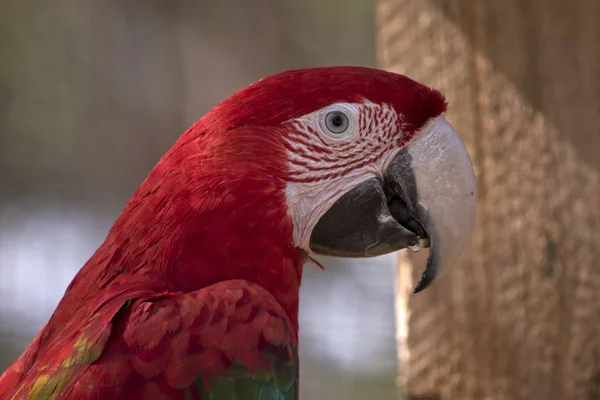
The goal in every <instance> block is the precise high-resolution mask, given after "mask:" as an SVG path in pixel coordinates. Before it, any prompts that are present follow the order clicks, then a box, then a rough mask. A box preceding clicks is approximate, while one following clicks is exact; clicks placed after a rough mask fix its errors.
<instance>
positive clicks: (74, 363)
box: [8, 280, 298, 400]
mask: <svg viewBox="0 0 600 400" xmlns="http://www.w3.org/2000/svg"><path fill="white" fill-rule="evenodd" d="M90 326H92V327H93V323H92V324H91V325H90ZM86 332H89V328H88V330H87V331H86V330H85V329H84V331H83V332H82V333H81V335H80V337H79V338H78V339H77V340H76V341H75V342H74V345H73V346H72V349H74V351H72V352H71V353H70V354H69V355H68V356H67V357H58V358H56V357H54V358H53V359H54V360H55V361H54V363H51V364H50V365H48V363H46V364H44V363H43V362H41V361H40V362H38V363H37V368H36V366H35V365H34V366H33V367H32V369H31V372H30V373H29V374H28V375H26V376H25V378H23V379H22V380H21V382H20V384H19V385H18V386H19V387H17V388H16V392H15V394H14V396H12V397H8V398H13V399H57V400H58V399H82V400H83V399H86V400H87V399H107V398H111V399H124V400H125V399H129V398H143V399H181V400H188V399H190V400H191V399H198V400H251V399H252V400H296V399H297V398H298V355H297V333H296V332H295V331H294V329H293V328H292V325H291V324H290V321H289V319H288V318H287V316H286V315H285V313H284V311H283V309H282V308H281V306H280V305H279V303H277V301H276V300H275V299H274V298H273V297H272V296H271V295H270V294H269V293H268V292H267V291H266V290H265V289H263V288H262V287H260V286H259V285H256V284H253V283H250V282H248V281H242V280H232V281H226V282H221V283H218V284H215V285H212V286H210V287H207V288H204V289H202V290H198V291H196V292H192V293H188V294H178V295H172V294H167V295H164V294H163V295H160V296H156V297H154V298H151V297H146V298H139V299H136V300H133V301H130V302H128V304H125V305H124V306H122V307H121V309H120V311H118V312H117V313H116V314H115V316H114V318H113V319H112V321H111V323H109V324H107V325H106V328H105V329H104V330H102V329H97V328H94V331H93V332H94V337H93V338H92V337H90V336H89V334H88V333H86ZM99 346H102V348H101V349H99ZM39 353H40V351H39V350H38V359H39V360H44V355H43V354H39ZM40 367H41V368H40Z"/></svg>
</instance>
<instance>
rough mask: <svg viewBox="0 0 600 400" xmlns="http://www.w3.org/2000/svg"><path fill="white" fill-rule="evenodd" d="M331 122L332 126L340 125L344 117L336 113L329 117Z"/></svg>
mask: <svg viewBox="0 0 600 400" xmlns="http://www.w3.org/2000/svg"><path fill="white" fill-rule="evenodd" d="M331 123H332V124H333V126H342V125H343V124H344V117H342V116H341V115H339V114H336V115H334V116H333V117H331Z"/></svg>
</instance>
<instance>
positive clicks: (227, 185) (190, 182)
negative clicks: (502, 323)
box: [0, 67, 476, 400]
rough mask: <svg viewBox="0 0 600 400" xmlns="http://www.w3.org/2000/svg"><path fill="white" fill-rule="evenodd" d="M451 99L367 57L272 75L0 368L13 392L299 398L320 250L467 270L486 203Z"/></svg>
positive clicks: (2, 384) (173, 152)
mask: <svg viewBox="0 0 600 400" xmlns="http://www.w3.org/2000/svg"><path fill="white" fill-rule="evenodd" d="M446 107H447V103H446V100H445V98H444V97H443V95H442V94H440V93H439V92H438V91H436V90H434V89H432V88H430V87H428V86H425V85H423V84H421V83H418V82H415V81H414V80H411V79H410V78H408V77H405V76H403V75H399V74H395V73H391V72H386V71H382V70H378V69H370V68H363V67H327V68H310V69H302V70H293V71H287V72H283V73H279V74H276V75H273V76H270V77H266V78H263V79H261V80H259V81H258V82H256V83H254V84H252V85H250V86H248V87H246V88H244V89H242V90H240V91H238V92H237V93H235V94H233V95H232V96H231V97H229V98H227V99H226V100H224V101H223V102H221V103H220V104H218V105H217V106H215V107H214V108H213V109H212V110H211V111H209V112H208V113H207V114H206V115H204V116H203V117H202V118H201V119H200V120H198V121H197V122H196V123H194V124H193V125H192V127H191V128H189V129H188V130H187V131H186V132H185V133H183V135H181V136H180V138H179V139H178V140H177V141H176V143H175V144H174V145H173V147H172V148H171V149H170V150H168V152H167V153H166V154H165V155H164V156H163V157H162V158H161V159H160V161H159V162H158V163H157V165H156V166H155V167H154V169H153V170H152V171H151V172H150V174H149V175H148V177H147V178H146V180H145V181H144V182H143V183H142V184H141V185H140V186H139V188H138V189H137V191H136V192H135V193H134V194H133V196H132V198H131V199H130V200H129V202H128V203H127V204H126V206H125V208H124V210H123V212H122V214H121V215H120V216H119V217H118V218H117V220H116V221H115V223H114V225H113V226H112V228H111V229H110V231H109V233H108V235H107V236H106V238H105V240H104V242H103V243H102V244H101V245H100V247H99V248H98V249H97V250H96V252H95V253H94V254H93V255H92V257H91V258H90V259H89V260H88V261H87V262H86V263H85V265H84V266H83V267H82V269H81V270H80V271H79V272H78V273H77V275H76V276H75V278H74V279H73V281H72V282H71V283H70V285H69V286H68V288H67V289H66V291H65V294H64V297H63V298H62V300H61V301H60V303H59V304H58V306H57V308H56V310H55V311H54V313H53V315H52V316H51V318H50V319H49V321H48V322H47V324H46V325H45V326H44V327H43V328H42V330H41V331H40V332H39V333H38V335H37V336H36V337H35V338H34V340H33V341H32V343H31V344H30V345H29V347H27V349H26V350H25V351H24V353H23V354H22V355H21V356H20V357H19V358H18V359H17V360H16V361H15V363H14V364H13V365H12V366H11V367H10V368H9V369H8V370H7V371H5V372H4V374H3V375H2V376H1V377H0V399H36V400H39V399H85V400H88V399H132V398H135V399H181V400H184V399H185V400H187V399H201V400H209V399H210V400H229V399H237V400H251V399H252V400H291V399H298V398H299V392H298V381H299V376H298V300H299V287H300V282H301V278H302V269H303V265H304V264H305V263H306V262H316V261H315V260H314V259H313V255H315V254H320V255H330V256H339V257H373V256H378V255H382V254H386V253H390V252H395V251H398V250H400V249H404V248H409V249H411V250H413V251H418V250H419V249H420V248H423V247H429V256H428V261H427V265H426V267H425V270H424V271H425V272H424V273H423V275H422V279H421V281H420V282H419V283H418V285H417V287H416V289H415V291H416V292H418V291H420V290H423V289H424V288H426V287H427V286H428V285H429V284H430V283H431V282H432V281H433V280H434V278H435V277H436V275H437V273H438V270H439V269H440V267H444V266H447V265H450V264H452V263H453V262H454V261H455V260H456V258H457V257H458V255H459V254H460V252H461V250H462V249H463V247H465V245H466V244H467V242H468V239H469V236H470V232H471V230H472V226H473V222H474V218H475V209H476V188H475V175H474V171H473V168H472V165H471V160H470V158H469V155H468V153H467V151H466V149H465V146H464V145H463V143H462V141H461V140H460V138H459V136H458V135H457V133H456V132H455V130H454V129H453V128H452V126H451V125H450V124H449V123H448V122H447V121H446V119H445V116H444V115H445V111H446Z"/></svg>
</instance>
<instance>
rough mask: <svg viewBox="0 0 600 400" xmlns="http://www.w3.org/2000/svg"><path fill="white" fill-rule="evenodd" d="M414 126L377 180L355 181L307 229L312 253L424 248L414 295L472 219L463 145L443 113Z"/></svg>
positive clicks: (471, 185)
mask: <svg viewBox="0 0 600 400" xmlns="http://www.w3.org/2000/svg"><path fill="white" fill-rule="evenodd" d="M422 132H423V134H421V135H420V136H419V137H417V138H415V139H413V140H412V141H411V142H410V144H409V145H408V146H406V147H404V148H402V149H401V150H400V151H399V152H398V153H397V154H396V155H395V156H394V158H393V159H392V161H391V162H390V163H389V165H388V166H387V168H386V169H385V171H384V174H383V177H384V178H383V180H379V179H376V178H372V179H370V180H368V181H366V182H364V183H362V184H360V185H358V186H356V187H355V188H354V189H352V190H350V191H349V192H347V193H346V194H344V195H343V196H342V197H340V198H339V199H338V200H337V201H336V202H335V203H334V205H333V206H332V207H331V208H330V209H329V210H328V211H327V212H326V213H325V214H324V215H323V216H322V217H321V218H320V219H319V221H318V222H317V224H316V226H315V228H314V229H313V232H312V235H311V240H310V248H311V250H312V251H314V252H315V253H318V254H322V255H331V256H338V257H373V256H379V255H383V254H387V253H391V252H394V251H398V250H400V249H404V248H409V249H411V250H414V251H418V250H419V249H420V248H421V247H429V248H430V249H429V258H428V261H427V266H426V267H425V271H424V272H423V275H422V278H421V280H420V281H419V283H418V284H417V287H416V288H415V293H417V292H419V291H421V290H423V289H425V288H426V287H427V286H429V285H430V284H431V283H432V282H433V280H434V279H435V277H436V276H437V274H438V272H439V271H440V269H441V268H442V267H445V266H447V265H450V264H452V263H453V262H454V261H456V259H457V258H458V257H459V255H460V253H461V252H462V250H463V248H464V247H465V246H466V245H467V243H468V241H469V238H470V235H471V231H472V228H473V225H474V221H475V214H476V203H477V195H476V185H475V174H474V171H473V167H472V165H471V160H470V158H469V155H468V153H467V150H466V149H465V147H464V145H463V143H462V141H461V140H460V138H459V137H458V135H457V134H456V132H455V131H454V129H453V128H452V126H450V124H449V123H448V122H447V121H446V120H445V118H444V117H443V116H441V117H438V118H436V119H435V120H432V121H430V122H429V123H428V124H427V125H426V126H425V127H424V128H423V129H422Z"/></svg>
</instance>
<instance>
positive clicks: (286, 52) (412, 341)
mask: <svg viewBox="0 0 600 400" xmlns="http://www.w3.org/2000/svg"><path fill="white" fill-rule="evenodd" d="M598 21H600V2H598V1H597V0H572V1H566V0H502V1H500V0H376V1H371V0H302V1H299V0H297V1H294V0H254V1H252V2H250V1H243V0H220V1H203V0H179V1H173V0H145V1H141V0H133V1H127V2H105V1H100V0H78V1H75V0H65V1H61V2H54V3H51V2H47V1H42V0H5V1H3V2H1V4H0V371H2V370H3V369H4V368H5V367H7V366H8V365H9V364H10V363H11V362H12V361H13V360H14V359H15V358H16V357H17V356H18V354H20V352H21V351H22V350H23V348H24V347H25V346H26V345H27V344H28V343H29V341H30V340H31V338H32V337H33V336H34V335H35V333H36V332H37V331H38V329H39V328H40V327H41V326H42V325H43V324H44V323H45V321H46V320H47V318H48V317H49V315H50V313H51V312H52V310H53V309H54V307H55V305H56V303H57V302H58V301H59V299H60V298H61V296H62V293H63V291H64V289H65V288H66V286H67V285H68V283H69V281H70V280H71V278H72V277H73V275H74V274H75V273H76V271H77V270H78V269H79V268H80V267H81V265H82V264H83V263H84V262H85V261H86V260H87V258H88V257H89V256H90V255H91V254H92V252H93V251H94V250H95V248H96V247H97V246H98V245H99V243H100V242H101V241H102V240H103V238H104V236H105V234H106V232H107V231H108V229H109V227H110V226H111V224H112V222H113V220H114V219H115V217H116V216H117V215H118V214H119V213H120V211H121V209H122V207H123V206H124V204H125V202H126V201H127V199H128V198H129V196H130V195H131V194H132V193H133V191H134V190H135V188H136V187H137V185H138V184H139V183H140V182H141V181H142V180H143V179H144V178H145V176H146V175H147V173H148V172H149V171H150V169H151V168H152V166H153V165H154V164H155V163H156V161H157V160H158V159H159V157H160V156H161V155H162V154H163V153H164V152H165V151H166V150H167V149H168V148H169V147H170V145H171V144H172V143H173V142H174V141H175V140H176V138H177V137H178V136H179V135H180V134H181V133H182V132H183V131H184V130H185V129H186V128H187V127H188V126H189V125H190V124H191V123H192V122H194V121H195V120H196V119H198V118H199V117H200V116H202V115H203V114H204V113H205V112H206V111H208V110H209V109H210V108H211V107H212V106H213V105H215V104H217V103H218V102H219V101H221V100H222V99H224V98H226V97H227V96H228V95H230V94H231V93H233V92H234V91H236V90H237V89H239V88H242V87H244V86H246V85H247V84H249V83H251V82H253V81H255V80H257V79H259V78H260V77H263V76H265V75H269V74H272V73H276V72H280V71H282V70H286V69H291V68H302V67H312V66H325V65H336V64H350V65H363V66H379V67H383V68H386V69H389V70H392V71H395V72H400V73H405V74H407V75H409V76H411V77H413V78H415V79H417V80H420V81H422V82H425V83H427V84H429V85H432V86H434V87H436V88H439V89H441V90H442V92H443V93H444V94H445V95H446V96H447V98H448V100H449V101H450V109H449V112H448V118H449V120H450V122H451V123H452V124H453V125H454V126H455V127H456V128H457V130H458V131H459V133H460V134H461V137H462V138H463V140H464V141H465V143H466V145H467V148H468V150H469V152H470V154H471V156H472V158H473V161H474V164H475V169H476V173H477V176H478V191H479V212H478V220H477V226H476V231H475V234H474V236H473V240H472V243H471V245H470V246H469V248H468V249H467V250H466V251H465V253H464V254H463V257H462V258H461V260H460V262H459V263H458V264H457V265H455V266H453V267H452V268H451V269H450V270H449V271H445V272H444V274H443V275H442V276H441V277H440V279H439V280H438V281H437V282H436V283H435V285H434V286H433V287H432V288H431V289H428V290H427V291H425V292H423V293H422V294H420V295H418V296H411V295H410V289H411V288H412V287H413V284H414V279H415V274H417V273H418V271H420V269H421V265H422V262H423V261H424V260H423V257H424V256H425V255H424V254H420V255H419V257H415V256H410V257H409V256H407V255H405V254H401V255H400V258H399V261H398V259H397V258H396V257H394V256H388V257H382V258H378V259H372V260H359V261H353V262H351V261H346V260H337V259H326V260H322V261H323V262H324V264H325V267H326V270H325V271H321V270H319V269H317V268H315V267H312V266H308V267H307V268H306V272H305V278H304V283H303V288H302V296H301V297H302V300H301V308H300V318H301V326H302V329H301V334H300V336H301V341H302V346H301V365H302V368H301V376H302V378H301V392H302V396H303V398H305V399H363V398H366V397H373V398H377V399H394V398H399V396H400V390H399V389H398V387H400V388H401V389H402V390H401V391H402V393H403V394H404V395H406V396H407V397H410V398H414V399H430V400H441V399H450V400H469V399H473V400H521V399H523V400H572V399H573V400H578V399H582V400H595V399H600V265H599V263H598V260H600V229H598V226H599V224H600V158H599V157H598V154H600V24H599V23H598ZM397 382H399V383H400V385H399V386H398V385H397Z"/></svg>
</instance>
